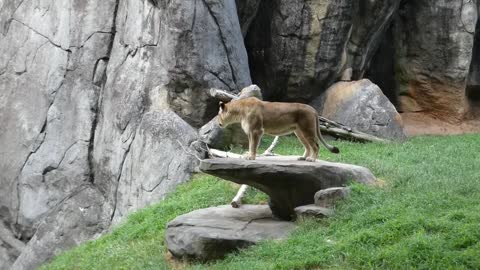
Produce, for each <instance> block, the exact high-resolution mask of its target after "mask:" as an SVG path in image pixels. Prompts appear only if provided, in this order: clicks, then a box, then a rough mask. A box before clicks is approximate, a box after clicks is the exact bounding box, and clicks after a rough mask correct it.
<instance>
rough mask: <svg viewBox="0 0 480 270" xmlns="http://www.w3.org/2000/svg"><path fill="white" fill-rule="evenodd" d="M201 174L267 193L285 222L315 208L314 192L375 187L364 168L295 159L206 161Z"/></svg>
mask: <svg viewBox="0 0 480 270" xmlns="http://www.w3.org/2000/svg"><path fill="white" fill-rule="evenodd" d="M200 170H201V171H203V172H205V173H208V174H211V175H214V176H217V177H220V178H223V179H225V180H229V181H232V182H235V183H238V184H246V185H249V186H252V187H255V188H257V189H259V190H261V191H263V192H265V193H266V194H267V195H268V196H269V197H270V202H269V204H270V207H271V209H272V212H273V214H274V215H275V216H277V217H279V218H281V219H284V220H291V219H294V218H295V212H294V208H295V207H297V206H301V205H307V204H312V203H313V202H314V195H315V192H317V191H319V190H321V189H326V188H329V187H340V186H345V185H346V184H347V183H349V181H356V182H359V183H364V184H373V183H375V177H374V176H373V174H372V173H371V172H370V171H369V170H368V169H366V168H364V167H360V166H356V165H349V164H343V163H333V162H328V161H322V160H319V161H316V162H307V161H298V157H296V156H277V157H258V158H257V159H256V160H244V159H238V158H216V159H205V160H203V161H201V163H200Z"/></svg>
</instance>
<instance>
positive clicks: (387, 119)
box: [311, 79, 406, 140]
mask: <svg viewBox="0 0 480 270" xmlns="http://www.w3.org/2000/svg"><path fill="white" fill-rule="evenodd" d="M311 105H312V106H313V107H314V108H316V109H317V110H318V112H319V114H320V115H322V116H324V117H325V118H328V119H331V120H334V121H336V122H339V123H342V124H344V125H347V126H350V127H352V128H353V129H356V130H358V131H361V132H365V133H367V134H371V135H374V136H377V137H380V138H385V139H391V140H404V139H405V138H406V135H405V131H404V129H403V123H402V119H401V116H400V114H398V112H397V110H396V109H395V107H394V106H393V104H392V103H390V101H389V100H388V98H387V97H386V96H385V95H384V94H383V93H382V91H381V90H380V88H378V86H376V85H375V84H373V83H372V82H370V81H369V80H367V79H364V80H360V81H354V82H338V83H336V84H334V85H332V86H331V87H330V88H329V89H328V90H327V91H326V92H325V93H324V94H322V95H321V96H320V97H318V98H317V99H315V100H314V101H313V102H312V104H311Z"/></svg>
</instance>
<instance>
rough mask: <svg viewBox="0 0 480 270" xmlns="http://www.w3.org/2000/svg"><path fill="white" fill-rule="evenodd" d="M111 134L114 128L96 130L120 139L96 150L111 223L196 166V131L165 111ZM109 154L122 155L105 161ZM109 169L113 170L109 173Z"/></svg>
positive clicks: (164, 190)
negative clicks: (132, 126) (109, 208)
mask: <svg viewBox="0 0 480 270" xmlns="http://www.w3.org/2000/svg"><path fill="white" fill-rule="evenodd" d="M112 131H115V129H113V128H112V129H108V130H104V129H103V127H101V128H100V130H99V132H100V133H99V136H100V137H103V136H108V135H107V134H109V135H110V136H111V137H107V138H108V139H117V137H116V136H119V137H118V139H117V140H118V141H115V140H114V141H112V143H113V144H112V145H109V144H107V143H103V144H99V145H97V146H96V147H95V151H98V152H95V154H96V156H95V158H96V160H98V163H96V164H97V166H98V167H96V170H95V172H96V175H95V184H96V185H97V186H98V187H99V188H100V189H101V190H103V191H104V192H105V193H106V194H107V196H108V200H109V201H110V202H111V204H112V207H113V213H112V215H111V218H112V219H113V221H114V222H117V221H119V220H120V219H121V218H122V217H123V216H125V215H126V214H128V213H130V212H131V211H134V210H136V209H140V208H143V207H145V206H147V205H149V204H150V203H152V202H155V201H158V200H159V199H160V198H163V197H164V196H165V195H166V194H167V193H168V192H170V191H171V190H172V189H173V188H174V187H175V186H176V185H178V184H180V183H184V182H186V181H187V180H188V179H189V178H190V175H191V172H193V171H194V168H195V166H196V165H197V163H198V161H197V160H196V158H195V157H194V156H193V155H199V156H200V157H201V153H200V152H201V151H199V152H197V151H196V150H195V148H194V146H193V144H194V142H195V141H196V140H197V138H198V137H197V133H196V131H195V130H194V129H193V128H192V127H191V126H189V125H188V124H187V123H186V122H185V121H183V120H182V119H181V118H180V117H179V116H178V115H176V114H175V113H173V112H171V111H168V110H165V111H152V112H148V113H145V114H143V116H142V119H141V121H140V123H139V124H138V127H137V129H136V130H134V129H133V128H128V129H126V130H125V131H124V133H123V134H122V133H120V132H119V133H113V132H112ZM105 133H107V134H105ZM117 134H118V135H117ZM110 147H114V148H110ZM117 147H118V148H117ZM117 149H118V150H117ZM113 150H117V151H119V152H120V153H118V156H117V158H118V159H117V160H115V159H113V160H109V162H105V159H106V158H108V157H110V158H111V157H115V155H113V154H110V155H105V153H109V152H110V151H113ZM186 151H187V152H186ZM115 161H117V162H118V163H114V162H115ZM110 166H115V167H114V168H116V169H117V170H110V168H111V167H110ZM117 166H118V167H117Z"/></svg>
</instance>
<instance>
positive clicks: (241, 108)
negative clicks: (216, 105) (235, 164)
mask: <svg viewBox="0 0 480 270" xmlns="http://www.w3.org/2000/svg"><path fill="white" fill-rule="evenodd" d="M233 123H241V125H242V129H243V131H245V133H246V134H247V135H248V143H249V154H248V155H247V156H246V157H245V158H246V159H255V157H256V154H257V147H258V145H259V143H260V139H261V138H262V136H263V134H264V133H266V134H269V135H274V136H281V135H287V134H290V133H292V132H294V133H295V135H297V137H298V139H299V140H300V142H301V143H302V144H303V146H304V147H305V153H304V154H303V156H302V157H300V158H299V160H307V161H315V159H316V158H317V155H318V150H319V146H318V143H317V139H318V140H320V142H322V144H323V145H325V147H326V148H327V149H328V150H330V151H331V152H332V153H339V150H338V148H337V147H335V146H332V145H329V144H328V143H327V142H325V140H324V139H323V137H322V135H321V134H320V128H319V124H318V114H317V111H316V110H315V109H314V108H312V107H310V106H308V105H306V104H300V103H284V102H266V101H261V100H260V99H258V98H255V97H249V98H245V99H239V100H235V101H231V102H229V103H223V102H220V111H219V113H218V124H219V125H220V126H221V127H226V126H228V125H230V124H233Z"/></svg>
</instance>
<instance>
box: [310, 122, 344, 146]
mask: <svg viewBox="0 0 480 270" xmlns="http://www.w3.org/2000/svg"><path fill="white" fill-rule="evenodd" d="M315 124H316V125H317V138H318V140H319V141H320V142H321V143H322V144H323V145H324V146H325V147H326V148H327V149H328V150H329V151H330V152H332V153H335V154H338V153H340V150H339V149H338V148H337V147H335V146H333V145H330V144H328V143H327V142H326V141H325V139H323V137H322V133H321V132H320V124H319V123H318V119H317V121H315Z"/></svg>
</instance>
